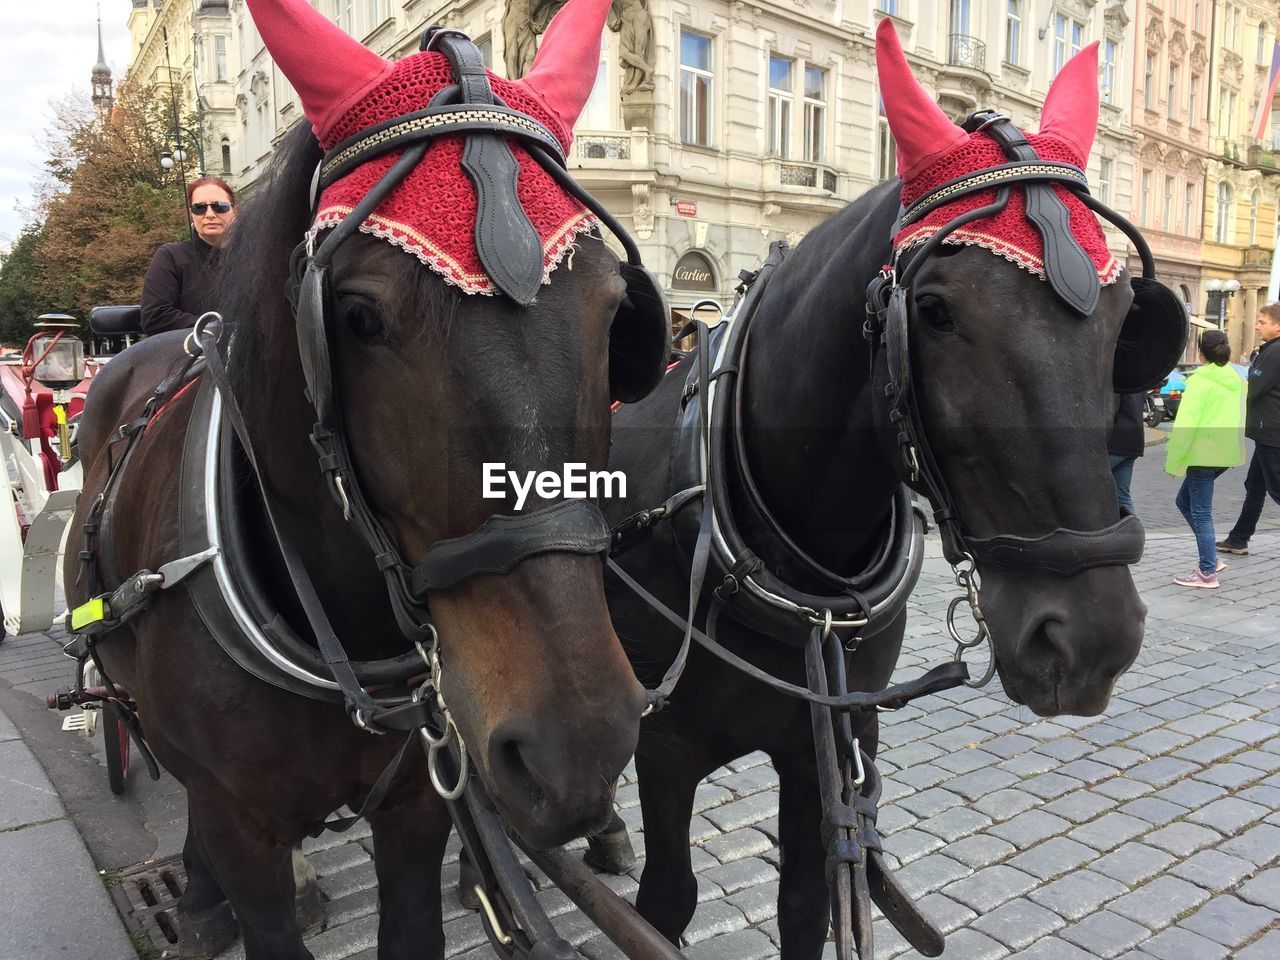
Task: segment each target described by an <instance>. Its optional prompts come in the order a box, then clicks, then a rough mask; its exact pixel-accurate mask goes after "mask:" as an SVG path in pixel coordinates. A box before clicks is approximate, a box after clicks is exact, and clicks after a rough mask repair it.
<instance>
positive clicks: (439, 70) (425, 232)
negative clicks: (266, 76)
mask: <svg viewBox="0 0 1280 960" xmlns="http://www.w3.org/2000/svg"><path fill="white" fill-rule="evenodd" d="M247 2H248V5H249V9H250V12H251V13H252V15H253V19H254V23H255V24H256V25H257V27H258V32H259V33H260V34H261V36H262V39H263V42H264V43H265V44H266V46H267V49H268V50H269V51H270V52H271V55H272V57H274V58H275V61H276V63H277V64H278V65H279V67H280V69H281V71H282V72H283V73H284V74H285V76H286V77H288V78H289V81H290V83H292V84H293V86H294V89H296V90H297V91H298V96H299V98H300V99H301V101H302V108H303V111H304V112H305V113H306V115H307V119H309V120H310V121H311V124H312V129H313V130H314V131H315V135H316V139H317V140H319V142H320V146H321V147H322V148H323V149H325V150H326V151H327V150H329V149H331V148H332V147H333V146H334V145H336V144H338V143H341V142H342V141H343V140H345V139H347V138H348V137H351V136H353V135H355V134H356V133H359V132H360V131H361V130H364V129H367V128H368V127H372V126H375V125H377V124H379V123H383V122H385V121H387V120H391V119H393V118H394V117H397V116H400V115H401V114H404V113H410V112H413V111H415V110H421V109H423V108H425V107H426V106H427V105H428V103H429V102H430V100H431V97H432V96H434V95H435V94H436V93H438V92H439V91H440V90H442V89H443V88H444V87H446V86H448V85H449V84H450V83H452V76H451V73H450V68H449V63H448V61H447V60H446V59H445V57H444V55H443V54H439V53H434V52H432V53H415V54H413V55H411V56H408V57H405V58H403V59H401V60H398V61H395V62H394V63H393V62H391V61H389V60H385V59H383V58H382V57H380V56H378V55H377V54H375V53H374V52H373V51H371V50H369V49H368V48H367V47H365V46H364V45H363V44H361V43H359V42H357V41H356V40H354V39H352V38H351V37H349V36H347V34H346V33H344V32H343V31H342V30H341V29H339V28H338V27H337V26H336V25H335V24H333V23H332V22H330V21H329V20H328V19H326V18H325V17H324V16H322V15H321V14H320V13H319V12H318V11H316V10H315V9H314V8H313V7H312V6H311V5H310V4H309V3H307V2H306V0H247ZM609 3H610V0H568V3H566V4H565V6H564V7H563V8H562V9H561V10H560V12H559V13H558V14H557V15H556V17H555V19H554V20H553V21H552V22H551V25H550V26H549V27H548V28H547V31H546V33H545V34H544V35H543V39H542V45H541V47H540V48H539V50H538V54H537V56H536V57H535V58H534V62H533V65H532V66H531V67H530V69H529V72H528V74H527V75H526V76H525V77H524V78H522V79H520V80H516V81H510V80H504V79H502V78H501V77H498V76H495V75H494V74H493V73H490V74H489V82H490V84H491V85H492V87H493V91H494V93H495V94H497V96H499V97H501V98H502V100H503V101H504V102H505V103H506V104H507V105H508V106H509V107H511V108H512V109H514V110H519V111H521V112H523V113H527V114H528V115H530V116H531V117H533V118H535V119H536V120H538V121H539V122H541V123H542V124H543V125H544V126H545V127H546V128H547V129H548V130H550V131H551V133H552V134H553V135H554V136H555V137H556V139H557V140H559V142H560V144H561V146H562V147H563V148H564V150H565V151H566V152H568V149H569V145H570V144H571V143H572V142H573V125H574V123H575V122H576V121H577V119H578V115H579V114H580V113H581V112H582V108H583V106H584V105H585V104H586V101H587V97H588V96H589V95H590V93H591V87H592V85H593V84H594V82H595V77H596V64H598V63H599V61H600V39H601V35H602V34H603V31H604V21H605V17H606V15H607V14H608V11H609ZM462 147H463V138H462V137H460V136H450V137H441V138H440V139H438V140H437V141H436V142H434V143H433V144H432V145H431V148H430V149H429V150H428V152H427V154H426V156H425V157H424V158H423V160H422V162H421V163H419V164H418V166H417V167H416V168H415V169H414V170H413V171H412V172H411V173H410V174H409V175H408V176H407V177H406V178H405V179H404V181H403V182H401V183H400V184H399V185H398V186H397V187H396V188H395V189H394V190H392V191H391V193H389V194H388V195H387V197H386V198H385V199H383V201H382V202H381V203H380V204H379V205H378V207H377V209H376V210H375V211H374V212H373V213H372V214H371V215H370V216H369V217H367V218H366V219H365V221H364V223H363V224H361V226H360V230H361V232H363V233H369V234H373V235H374V236H378V237H382V238H383V239H385V240H387V241H389V242H391V243H393V244H395V245H396V246H398V247H400V248H401V249H403V250H405V251H406V252H408V253H411V254H413V255H414V256H416V257H417V258H418V259H419V260H421V261H422V262H423V263H425V264H426V265H427V266H428V267H430V268H431V269H432V270H434V271H436V272H437V273H439V274H440V275H441V276H443V277H444V279H445V280H446V281H448V282H449V283H452V284H455V285H456V286H458V287H461V288H462V289H463V290H464V291H466V292H467V293H481V294H489V295H492V294H497V293H499V292H500V291H499V290H498V288H497V287H496V286H495V285H494V283H493V281H492V280H491V279H490V278H489V276H488V274H486V273H485V270H484V267H483V266H482V265H481V263H480V256H479V253H478V252H477V251H476V248H475V237H474V233H475V213H476V195H475V188H474V187H473V186H472V184H471V181H470V180H469V179H468V178H467V176H466V174H465V173H464V172H463V170H462V167H461V164H460V161H461V158H462ZM511 147H512V153H513V154H514V155H515V157H516V160H517V162H518V163H519V166H520V173H519V176H518V179H517V184H516V193H517V195H518V197H519V198H520V202H521V204H522V205H523V206H524V209H525V213H526V214H527V215H528V217H529V221H530V223H532V224H533V226H534V228H535V229H536V230H537V231H538V235H539V237H540V238H541V239H542V248H543V268H544V276H543V282H544V283H545V282H547V279H548V278H549V276H550V274H551V271H552V270H554V269H555V267H556V266H557V265H558V264H559V262H560V261H561V259H562V258H563V257H564V255H565V254H566V253H567V252H568V250H569V249H570V247H571V246H572V244H573V239H574V237H575V236H577V234H579V233H582V232H583V231H586V230H589V229H592V228H593V227H594V226H595V218H594V217H593V216H592V215H591V214H590V213H589V212H588V211H587V210H586V208H584V207H583V206H582V204H580V203H579V202H578V201H577V200H575V199H574V198H572V197H570V196H569V195H568V194H567V193H565V192H564V190H563V189H562V188H561V187H560V186H559V184H557V183H556V182H555V180H554V179H552V177H551V176H550V175H549V174H548V173H547V172H546V171H544V170H543V169H542V167H541V166H540V165H539V164H538V162H537V161H536V160H534V159H533V158H532V157H531V156H529V154H528V153H527V152H526V151H525V150H524V149H523V148H522V147H520V146H519V145H518V144H516V143H514V142H512V143H511ZM400 153H401V151H399V150H396V151H392V152H390V153H386V154H383V155H381V156H379V157H376V158H375V159H373V160H370V161H369V162H368V163H365V164H363V165H362V166H360V167H358V168H356V169H355V170H354V171H352V172H351V173H349V174H348V175H347V176H345V177H343V178H342V179H340V180H338V181H337V182H336V183H334V184H332V185H331V186H329V187H328V188H326V189H325V190H324V192H323V193H322V194H321V196H320V199H319V203H318V205H317V213H316V218H315V221H314V223H313V226H312V229H313V230H314V231H319V230H323V229H326V228H328V227H334V226H337V224H339V223H341V222H342V220H343V219H344V218H345V217H346V216H347V215H348V214H349V213H351V211H352V210H353V209H354V208H355V206H356V204H357V203H358V202H359V201H360V199H361V198H362V197H363V196H364V195H365V194H366V193H367V192H368V191H369V189H370V188H371V187H372V186H373V185H374V184H375V183H377V182H378V180H380V179H381V178H382V175H383V174H384V173H386V172H387V171H388V170H389V169H390V168H391V167H392V166H393V165H394V164H395V162H396V160H398V159H399V158H400Z"/></svg>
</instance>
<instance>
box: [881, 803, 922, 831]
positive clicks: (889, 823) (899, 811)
mask: <svg viewBox="0 0 1280 960" xmlns="http://www.w3.org/2000/svg"><path fill="white" fill-rule="evenodd" d="M918 819H919V818H918V817H917V816H916V815H915V814H913V813H909V812H907V811H906V810H904V809H903V808H902V807H901V806H899V805H898V804H896V803H895V804H894V805H893V806H891V807H881V808H880V814H879V816H878V817H876V826H877V827H878V828H879V830H880V833H881V834H882V835H885V836H887V835H888V834H891V833H893V832H894V831H897V830H905V829H907V827H910V826H914V825H915V823H916V821H917V820H918Z"/></svg>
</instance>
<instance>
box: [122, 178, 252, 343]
mask: <svg viewBox="0 0 1280 960" xmlns="http://www.w3.org/2000/svg"><path fill="white" fill-rule="evenodd" d="M187 208H188V210H189V211H190V212H191V222H192V224H193V225H194V229H193V230H192V232H191V237H190V238H189V239H187V240H182V241H180V242H177V243H166V244H164V245H163V246H161V247H160V248H159V249H157V250H156V252H155V254H154V255H153V256H152V258H151V265H150V266H149V267H147V276H146V279H145V280H143V282H142V332H143V333H148V334H150V333H163V332H164V331H166V330H181V329H183V328H184V327H193V326H195V323H196V318H197V317H199V316H200V314H202V313H204V312H205V311H207V310H210V309H212V308H213V303H214V300H213V297H214V293H215V291H214V285H213V276H214V274H215V273H216V271H217V269H218V260H219V256H220V252H221V249H222V246H223V244H224V243H226V240H227V230H228V229H229V228H230V226H231V224H232V222H233V221H234V220H235V218H236V195H235V193H234V192H233V191H232V189H231V188H230V187H229V186H227V184H226V183H225V182H223V181H222V180H221V179H219V178H218V177H200V178H199V179H196V180H192V181H191V183H190V184H189V185H188V186H187Z"/></svg>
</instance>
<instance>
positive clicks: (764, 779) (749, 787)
mask: <svg viewBox="0 0 1280 960" xmlns="http://www.w3.org/2000/svg"><path fill="white" fill-rule="evenodd" d="M713 783H714V784H715V785H716V786H717V787H724V788H725V789H726V790H730V791H732V793H733V794H734V796H737V797H747V796H750V795H751V794H753V793H759V792H760V791H761V790H772V789H774V788H775V787H777V786H778V773H777V771H776V770H774V769H773V766H772V765H771V764H767V763H762V764H758V765H756V766H752V767H748V768H747V769H745V770H738V771H735V772H733V773H730V774H727V775H726V776H723V777H718V778H717V779H715V780H714V781H713Z"/></svg>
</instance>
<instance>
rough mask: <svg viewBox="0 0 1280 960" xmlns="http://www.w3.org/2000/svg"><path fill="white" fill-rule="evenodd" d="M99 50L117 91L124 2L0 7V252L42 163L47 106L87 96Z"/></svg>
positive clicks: (20, 218) (9, 2) (22, 217)
mask: <svg viewBox="0 0 1280 960" xmlns="http://www.w3.org/2000/svg"><path fill="white" fill-rule="evenodd" d="M99 6H101V8H102V45H103V51H104V52H105V54H106V58H107V66H109V67H110V68H111V75H112V79H113V80H115V82H116V84H117V85H118V84H119V82H120V80H121V79H122V78H123V76H124V71H125V67H126V66H127V65H128V62H129V31H128V27H127V24H128V18H129V11H130V10H131V9H132V7H133V5H132V4H131V3H130V0H100V2H99V0H38V2H34V3H29V2H23V0H0V249H5V248H7V247H8V246H9V245H10V244H12V243H13V241H14V240H16V239H17V238H18V234H19V233H20V232H21V230H22V227H23V224H24V223H25V222H26V220H27V218H28V216H29V214H28V213H23V212H21V210H20V208H30V206H31V204H32V199H33V197H34V194H35V187H34V184H35V182H36V181H37V180H38V179H39V177H40V171H41V162H42V161H43V159H44V155H43V151H42V150H41V148H40V142H41V141H42V140H43V137H44V132H45V131H46V130H47V129H49V127H50V126H51V125H52V119H53V104H54V102H56V101H59V100H61V99H63V98H64V97H65V96H66V95H67V94H69V93H73V92H78V93H81V94H82V95H83V96H84V97H86V98H87V97H88V95H89V73H90V71H92V70H93V64H94V62H95V61H96V60H97V59H98V33H97V28H98V25H97V17H98V7H99Z"/></svg>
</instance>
